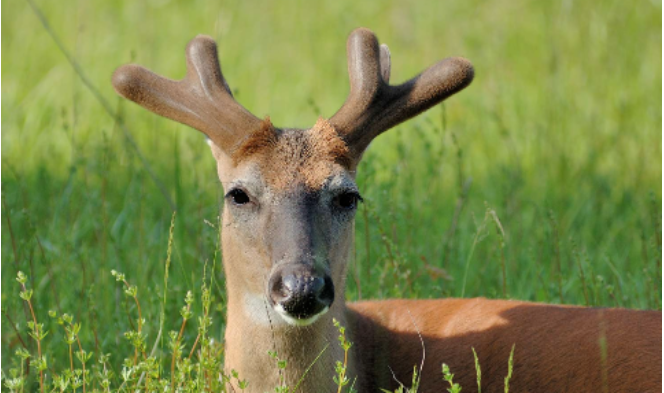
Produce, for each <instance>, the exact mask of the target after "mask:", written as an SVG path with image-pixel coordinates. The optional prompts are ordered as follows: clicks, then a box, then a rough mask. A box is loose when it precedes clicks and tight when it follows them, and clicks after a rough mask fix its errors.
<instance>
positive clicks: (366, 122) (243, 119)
mask: <svg viewBox="0 0 664 393" xmlns="http://www.w3.org/2000/svg"><path fill="white" fill-rule="evenodd" d="M347 52H348V73H349V75H350V94H349V96H348V98H347V100H346V102H345V103H344V104H343V106H342V107H341V108H340V109H339V111H338V112H337V113H336V114H334V115H333V116H332V117H331V118H329V119H323V118H321V119H319V120H318V121H317V122H316V124H315V125H314V126H313V127H312V128H310V129H293V128H278V127H275V126H273V125H272V123H271V122H270V119H269V118H265V119H260V118H258V117H256V116H254V115H252V114H251V113H250V112H249V111H247V110H246V109H245V108H243V107H242V106H241V105H240V104H238V103H237V102H236V101H235V100H234V99H233V96H232V94H231V91H230V89H229V87H228V84H227V83H226V81H225V79H224V77H223V74H222V72H221V69H220V66H219V62H218V58H217V47H216V44H215V42H214V41H213V40H212V39H211V38H209V37H206V36H198V37H196V38H194V39H193V40H192V41H191V42H190V43H189V45H188V46H187V50H186V57H187V74H186V76H185V78H184V79H182V80H180V81H173V80H169V79H166V78H163V77H161V76H158V75H156V74H154V73H152V72H150V71H148V70H146V69H145V68H142V67H139V66H136V65H126V66H122V67H120V68H119V69H118V70H117V71H116V72H115V74H114V75H113V86H114V87H115V89H116V91H117V92H118V93H119V94H120V95H122V96H124V97H125V98H128V99H130V100H132V101H134V102H136V103H138V104H139V105H141V106H143V107H145V108H147V109H148V110H150V111H152V112H154V113H156V114H159V115H161V116H164V117H167V118H170V119H173V120H176V121H178V122H181V123H184V124H186V125H188V126H191V127H193V128H195V129H197V130H199V131H201V132H203V133H204V134H205V135H207V137H208V138H209V144H210V146H211V149H212V153H213V155H214V157H215V159H216V161H217V169H218V174H219V179H220V180H221V183H222V185H223V188H224V191H225V192H226V197H225V201H226V202H225V204H224V211H223V221H222V222H223V229H222V248H223V252H224V266H225V270H226V274H227V287H228V296H229V312H230V307H231V303H234V304H238V303H242V304H243V307H244V308H245V309H247V310H248V311H246V312H247V313H257V314H265V312H266V311H265V309H263V310H261V309H256V308H257V307H265V306H266V307H267V308H268V309H269V310H268V314H270V313H276V314H278V315H279V316H280V317H277V318H276V319H279V320H281V321H282V322H285V323H287V324H290V325H309V324H312V323H314V321H316V319H317V318H318V317H320V316H321V315H323V314H325V312H326V311H328V310H329V309H330V308H334V307H335V305H336V306H340V305H342V304H343V302H344V294H343V292H344V277H345V267H346V260H347V254H348V251H349V250H350V248H351V244H352V237H353V217H354V214H355V210H356V207H357V204H358V203H359V202H360V201H361V200H362V198H361V196H360V192H359V190H358V187H357V185H356V183H355V169H356V168H357V165H358V163H359V162H360V160H361V158H362V154H363V153H364V151H365V150H366V148H367V146H368V145H369V143H370V142H371V141H372V140H373V139H374V138H375V137H376V136H378V135H379V134H381V133H382V132H384V131H386V130H388V129H390V128H391V127H393V126H395V125H397V124H399V123H401V122H403V121H405V120H407V119H409V118H411V117H413V116H415V115H417V114H419V113H421V112H423V111H425V110H427V109H428V108H430V107H432V106H433V105H435V104H437V103H439V102H440V101H442V100H444V99H445V98H447V97H449V96H450V95H452V94H454V93H456V92H458V91H460V90H461V89H463V88H464V87H466V86H467V85H468V84H469V83H470V82H471V80H472V78H473V68H472V66H471V64H470V63H469V62H468V61H467V60H465V59H463V58H447V59H445V60H442V61H440V62H439V63H437V64H435V65H433V66H431V67H430V68H428V69H427V70H425V71H424V72H423V73H421V74H420V75H418V76H416V77H414V78H413V79H411V80H409V81H407V82H405V83H403V84H400V85H395V86H393V85H390V84H389V78H390V53H389V50H388V49H387V46H385V45H382V46H379V44H378V40H377V39H376V36H375V35H374V34H373V33H372V32H371V31H369V30H367V29H363V28H361V29H357V30H355V31H353V33H352V34H351V35H350V37H349V39H348V44H347ZM240 294H241V296H240ZM271 322H277V321H274V320H272V321H271Z"/></svg>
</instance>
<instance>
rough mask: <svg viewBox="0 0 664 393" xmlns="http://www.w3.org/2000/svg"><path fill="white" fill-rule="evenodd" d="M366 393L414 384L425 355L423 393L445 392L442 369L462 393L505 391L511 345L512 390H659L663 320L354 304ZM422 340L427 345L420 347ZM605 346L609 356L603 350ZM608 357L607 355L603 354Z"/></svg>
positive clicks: (524, 309) (487, 306)
mask: <svg viewBox="0 0 664 393" xmlns="http://www.w3.org/2000/svg"><path fill="white" fill-rule="evenodd" d="M349 308H350V309H351V310H352V311H351V313H352V315H353V317H352V318H349V319H350V320H352V321H353V325H351V326H352V327H353V329H350V332H351V333H352V335H353V337H352V339H354V340H355V342H356V343H357V344H356V346H355V348H354V349H355V352H354V353H355V354H356V356H358V357H361V358H362V359H363V360H362V362H361V366H362V374H363V375H365V376H369V378H367V380H366V381H365V382H366V383H368V384H367V385H363V388H364V389H366V390H360V391H367V392H369V391H377V388H379V387H380V388H390V389H395V388H396V387H397V385H396V383H395V381H394V379H393V375H392V373H391V372H390V371H389V370H390V369H391V370H392V371H394V376H395V377H396V378H397V379H398V380H400V381H402V382H404V383H406V382H410V380H411V375H412V372H413V367H414V366H417V367H418V368H419V366H420V363H421V362H422V359H423V351H422V342H423V344H424V347H425V352H426V356H425V357H424V367H423V369H422V385H421V386H420V390H419V391H420V392H423V393H427V392H439V391H444V389H443V383H442V381H441V364H442V363H446V364H448V365H449V366H450V369H451V371H452V373H454V375H455V378H454V380H455V382H457V383H460V384H461V386H462V387H463V391H464V392H476V391H477V383H476V372H475V367H474V361H473V354H472V350H471V348H474V349H475V350H476V352H477V355H478V358H479V362H480V367H481V370H482V392H486V393H491V392H502V391H503V387H504V378H505V376H506V375H507V365H508V358H509V355H510V351H511V349H512V345H514V346H515V350H514V369H513V376H512V379H511V380H510V391H511V392H519V393H521V392H533V393H535V392H548V393H552V392H660V391H661V389H662V371H661V370H662V357H661V346H662V338H661V332H662V320H661V318H662V314H661V313H660V312H656V311H635V310H625V309H601V308H585V307H571V306H555V305H546V304H538V303H527V302H520V301H506V300H487V299H481V298H478V299H445V300H387V301H378V302H360V303H355V304H349ZM420 335H421V339H422V341H421V340H420ZM603 348H604V349H603ZM604 350H605V351H606V352H605V353H606V357H603V355H602V353H603V351H604Z"/></svg>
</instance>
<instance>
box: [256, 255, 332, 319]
mask: <svg viewBox="0 0 664 393" xmlns="http://www.w3.org/2000/svg"><path fill="white" fill-rule="evenodd" d="M268 298H269V299H270V302H271V303H272V307H274V309H275V310H276V311H277V312H278V313H279V315H281V317H283V318H284V319H285V320H286V322H288V323H290V324H292V325H298V326H305V325H309V324H312V323H313V322H315V321H316V320H317V319H318V318H319V317H320V316H321V315H323V314H325V313H326V312H327V310H329V308H330V306H331V305H332V302H333V301H334V284H333V283H332V279H331V278H330V276H329V275H328V274H327V273H322V274H319V273H317V272H316V269H315V268H314V267H313V266H311V265H308V264H303V263H297V264H295V263H292V264H287V265H283V266H280V267H278V268H277V269H275V270H274V271H273V272H272V275H271V276H270V280H269V283H268Z"/></svg>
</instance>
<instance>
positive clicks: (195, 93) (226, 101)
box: [113, 35, 261, 153]
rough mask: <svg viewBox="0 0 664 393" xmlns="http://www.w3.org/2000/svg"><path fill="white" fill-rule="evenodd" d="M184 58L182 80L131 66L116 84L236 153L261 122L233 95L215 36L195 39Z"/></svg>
mask: <svg viewBox="0 0 664 393" xmlns="http://www.w3.org/2000/svg"><path fill="white" fill-rule="evenodd" d="M186 56H187V75H186V77H185V78H184V79H182V80H180V81H174V80H170V79H167V78H164V77H161V76H159V75H157V74H155V73H153V72H151V71H149V70H147V69H145V68H143V67H141V66H138V65H134V64H129V65H125V66H122V67H120V68H118V69H117V70H116V71H115V73H114V74H113V87H114V88H115V90H116V91H117V92H118V94H120V95H121V96H123V97H125V98H127V99H129V100H131V101H134V102H136V103H137V104H139V105H141V106H143V107H144V108H146V109H148V110H150V111H152V112H154V113H156V114H158V115H161V116H164V117H167V118H169V119H172V120H175V121H178V122H180V123H183V124H186V125H188V126H190V127H193V128H195V129H197V130H199V131H201V132H203V133H204V134H206V135H207V136H208V137H209V138H210V139H212V141H213V142H214V143H215V144H217V146H219V147H220V148H221V149H223V150H224V151H226V152H228V153H232V151H233V150H234V149H235V148H236V147H237V145H238V144H239V143H240V141H241V140H243V139H244V137H245V136H246V135H247V134H248V133H251V132H253V131H255V130H257V129H258V128H259V126H260V123H261V120H260V119H258V118H257V117H255V116H254V115H252V114H251V113H250V112H249V111H247V110H246V109H245V108H243V107H242V106H241V105H240V104H238V103H237V102H236V101H235V99H233V96H232V94H231V92H230V89H229V88H228V84H227V83H226V80H225V79H224V76H223V74H222V73H221V68H220V66H219V60H218V57H217V45H216V43H215V42H214V40H213V39H212V38H210V37H207V36H202V35H199V36H197V37H196V38H194V39H193V40H191V41H190V42H189V44H188V45H187V49H186Z"/></svg>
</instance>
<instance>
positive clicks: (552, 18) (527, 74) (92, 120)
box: [1, 0, 662, 374]
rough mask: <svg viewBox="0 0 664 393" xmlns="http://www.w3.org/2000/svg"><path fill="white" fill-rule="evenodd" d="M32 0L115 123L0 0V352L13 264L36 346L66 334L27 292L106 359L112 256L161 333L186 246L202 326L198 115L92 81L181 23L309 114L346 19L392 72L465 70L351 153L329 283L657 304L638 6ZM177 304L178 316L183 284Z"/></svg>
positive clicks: (262, 111) (278, 109) (22, 327)
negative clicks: (468, 80) (469, 74)
mask: <svg viewBox="0 0 664 393" xmlns="http://www.w3.org/2000/svg"><path fill="white" fill-rule="evenodd" d="M36 4H37V6H38V7H39V8H41V10H42V12H43V14H44V15H45V17H46V18H47V19H48V20H49V22H50V25H51V28H52V30H53V32H54V33H55V34H57V35H58V36H59V37H60V39H61V41H62V43H63V44H64V46H65V47H66V48H67V49H68V50H69V51H70V52H71V54H72V56H73V57H74V58H75V59H76V61H77V62H78V63H79V64H80V68H81V70H82V71H83V72H84V73H85V75H86V77H87V78H89V80H90V82H91V83H92V84H93V85H94V86H95V87H96V88H97V89H98V90H99V91H100V93H101V95H102V96H103V97H104V99H105V100H106V101H108V102H109V103H110V106H111V112H112V114H113V116H116V117H119V118H121V119H123V122H124V124H126V126H127V129H126V130H123V129H122V128H121V127H120V126H118V125H117V124H116V123H115V122H114V119H113V117H112V116H111V115H109V113H107V112H106V111H105V110H104V109H103V108H102V106H101V105H100V103H99V101H98V99H97V98H96V97H95V96H94V95H93V94H91V92H90V90H89V89H88V88H87V87H86V86H85V85H84V84H83V83H82V81H81V76H80V74H78V73H77V72H75V71H74V70H73V69H72V67H71V65H70V64H69V63H68V62H67V60H66V58H65V57H64V56H63V54H62V52H61V51H60V49H58V47H57V46H56V45H55V43H54V41H53V40H52V38H51V36H50V35H49V34H48V32H47V31H46V30H45V29H44V27H43V26H42V24H41V23H40V21H39V19H38V18H37V16H36V15H35V13H34V12H33V10H32V9H31V7H30V6H29V4H28V3H27V2H26V1H6V2H3V13H2V22H3V23H2V33H3V34H2V48H3V54H4V55H5V56H4V57H3V60H2V66H3V67H2V77H3V78H2V81H3V84H2V114H3V116H2V126H3V132H2V308H3V319H2V332H3V334H2V343H1V345H2V360H3V368H4V367H5V366H4V365H5V364H7V365H9V364H10V361H9V359H10V358H11V357H12V356H13V354H14V352H15V351H16V350H17V348H19V347H21V340H24V341H28V339H27V327H26V320H27V319H29V317H30V315H29V310H27V309H26V306H25V305H24V303H23V302H22V300H21V299H19V298H18V297H17V296H16V293H17V292H18V291H19V290H20V286H19V285H18V283H16V281H15V280H14V279H15V277H16V274H17V272H18V271H24V272H26V274H27V275H28V277H29V283H28V284H29V287H30V288H33V289H34V291H35V295H34V296H33V297H32V300H31V301H32V302H33V304H34V306H35V312H36V314H37V317H38V319H39V320H40V321H41V322H43V323H45V329H46V330H48V331H50V332H51V333H50V335H51V337H49V338H48V339H47V340H46V341H45V344H44V347H43V351H44V353H46V354H47V356H48V357H49V358H50V359H62V361H64V359H68V357H67V356H68V355H67V353H68V349H67V346H66V345H63V344H62V342H63V341H62V340H63V339H64V338H65V333H64V332H63V330H62V329H61V328H58V326H57V321H54V320H52V319H50V318H48V315H47V313H48V310H54V311H56V312H58V314H60V315H61V314H63V313H65V312H68V313H70V314H72V315H73V318H74V320H76V321H83V325H84V326H83V328H82V329H81V331H80V340H81V342H83V343H84V344H85V347H86V348H89V349H90V351H92V352H94V353H95V354H97V355H99V354H102V353H110V359H109V363H114V364H119V363H120V362H121V361H122V359H123V358H125V357H126V356H127V354H129V353H132V351H133V347H132V345H131V343H130V342H128V341H127V340H125V338H124V337H123V332H125V331H128V330H131V329H132V327H131V326H132V324H133V323H134V322H132V318H135V316H134V315H135V312H136V305H135V304H134V303H133V302H132V301H131V299H128V298H127V297H126V296H124V294H123V293H122V289H121V288H120V287H119V286H118V285H117V284H116V283H115V279H114V277H112V276H111V270H112V269H116V270H118V271H122V272H124V273H126V274H127V277H131V278H132V279H133V280H135V282H136V283H137V284H138V283H140V285H139V286H138V287H139V289H138V291H139V293H138V295H139V296H140V299H141V309H142V315H143V317H144V318H145V319H146V320H147V321H150V323H147V324H146V325H145V326H144V333H145V334H147V335H148V336H149V337H151V339H154V338H155V337H156V336H157V334H158V330H159V328H160V323H159V321H160V318H161V310H162V308H163V309H164V310H166V312H165V313H164V319H163V325H164V326H165V329H166V330H167V331H169V330H177V329H179V328H180V326H181V324H182V321H181V316H180V315H179V314H178V310H180V308H181V307H182V299H184V298H185V296H186V294H187V291H189V290H191V291H193V296H194V297H195V298H200V296H201V288H202V277H203V269H204V268H203V267H204V265H205V264H206V263H207V266H208V272H207V274H208V277H211V276H214V277H215V278H216V281H214V284H213V285H211V286H210V287H209V290H210V291H211V296H213V297H214V302H213V304H212V308H211V310H210V313H211V317H212V318H213V321H214V323H213V325H212V326H211V328H210V331H209V334H210V337H214V338H215V339H216V340H221V339H222V337H223V331H224V322H223V321H224V299H225V293H224V276H223V272H222V269H221V265H220V263H218V262H219V261H220V257H219V254H218V249H219V240H218V229H219V228H218V222H217V217H218V214H219V211H220V208H221V203H222V198H221V196H222V190H221V188H220V186H219V184H218V181H217V179H216V174H215V169H214V163H213V160H212V157H211V155H210V154H209V152H208V148H207V146H206V145H205V143H204V141H203V138H202V136H201V135H200V134H198V133H196V132H194V131H192V130H190V129H187V128H186V127H184V126H181V125H179V124H175V123H173V122H170V121H167V120H164V119H161V118H158V117H157V116H154V115H152V114H149V113H147V112H146V111H144V110H142V109H140V108H139V107H137V106H136V105H134V104H131V103H128V102H124V101H122V100H120V99H119V98H117V97H116V96H115V94H114V93H113V91H112V88H111V86H110V75H111V73H112V71H113V70H114V68H115V67H117V66H118V65H120V64H123V63H127V62H137V63H140V64H143V65H146V66H148V67H149V68H151V69H153V70H155V71H156V72H158V73H161V74H164V75H167V76H170V77H173V78H179V77H181V76H182V75H183V74H184V66H185V65H184V46H185V45H186V43H187V41H188V40H189V39H191V38H192V37H194V36H195V35H196V34H199V33H204V34H209V35H212V36H213V37H214V38H215V39H217V40H218V42H219V52H220V57H221V63H222V67H223V70H224V74H225V76H226V77H227V79H228V81H229V83H230V84H231V86H232V87H233V89H234V92H235V95H236V97H237V99H238V100H239V101H240V102H241V103H242V104H243V105H245V106H246V107H247V108H249V109H250V110H251V111H253V112H254V113H256V114H257V115H258V116H263V115H268V114H269V115H270V116H271V118H272V120H273V122H274V123H275V124H276V125H278V126H282V125H283V126H299V127H307V126H311V125H312V124H313V123H314V122H315V120H316V118H317V117H318V116H321V115H322V116H330V115H331V114H333V113H334V111H335V110H336V109H337V108H338V107H339V106H340V105H341V103H342V102H343V101H344V99H345V97H346V95H347V93H348V83H347V75H346V60H345V39H346V37H347V35H348V33H349V32H350V31H351V30H352V29H353V28H355V27H358V26H366V27H369V28H371V29H373V30H374V31H375V32H376V33H377V35H378V37H379V38H380V39H381V41H382V42H386V43H388V44H389V45H390V48H391V51H392V54H393V59H392V61H393V80H394V81H395V82H399V81H402V80H405V79H407V78H410V77H411V76H413V75H414V74H416V73H418V72H419V71H421V70H422V69H423V68H424V67H427V66H428V65H430V64H431V63H433V62H435V61H436V60H438V59H440V58H441V57H445V56H452V55H460V56H465V57H467V58H469V59H470V60H471V61H472V62H473V64H474V65H475V67H476V79H475V81H474V82H473V84H472V85H471V86H470V87H469V88H468V89H467V90H464V91H463V92H462V93H460V94H459V95H458V96H454V97H453V98H451V99H450V100H448V101H447V102H446V103H445V104H444V105H441V106H439V107H436V108H434V109H432V110H430V111H429V112H427V114H425V115H423V116H420V117H418V118H417V119H415V120H412V121H410V122H407V123H405V124H403V125H401V126H399V127H397V128H396V129H394V130H392V131H390V132H388V133H386V134H385V135H383V136H381V137H380V138H379V139H377V140H376V141H375V142H374V143H373V144H372V146H371V148H370V149H369V151H368V152H367V154H366V155H365V159H364V162H363V163H362V165H361V166H360V168H359V174H358V183H359V186H360V189H361V190H362V193H363V196H364V197H365V200H366V203H365V204H364V205H363V206H362V207H361V208H360V210H359V211H358V215H357V219H356V233H357V234H356V242H355V250H354V253H353V255H352V261H351V266H350V269H349V280H348V286H349V288H348V297H349V298H350V299H359V298H362V299H368V298H384V297H393V296H399V297H419V298H427V297H432V298H437V297H445V296H461V295H463V296H466V297H469V296H486V297H492V298H493V297H500V298H515V299H524V300H532V301H543V302H550V303H566V304H580V305H590V306H612V307H613V306H617V307H631V308H651V309H661V296H662V279H661V271H662V270H661V268H662V267H661V239H662V236H661V228H662V226H661V216H662V210H661V206H662V203H661V201H662V195H661V189H662V171H661V168H662V151H661V146H662V143H661V142H662V140H661V127H662V120H661V119H662V118H661V116H662V113H661V105H662V101H661V67H662V64H661V58H662V56H661V4H660V3H659V2H656V1H652V2H648V1H642V2H636V3H627V2H622V1H606V2H592V1H577V2H571V1H560V2H553V1H552V2H540V1H519V2H483V1H454V2H436V1H426V2H425V1H422V2H408V3H404V2H397V1H392V2H380V3H378V2H350V1H336V2H320V3H316V4H312V2H303V1H281V2H261V3H259V2H255V1H245V2H241V3H237V4H230V3H219V2H208V1H186V2H185V1H162V0H151V1H144V2H136V1H119V0H118V1H100V0H94V1H73V2H69V3H67V4H63V3H61V2H49V1H36ZM125 131H127V132H125ZM134 141H135V142H134ZM133 143H135V146H136V147H137V149H136V148H134V145H133ZM155 178H156V179H158V181H155ZM158 184H161V185H162V188H164V189H165V190H166V195H167V197H166V196H165V195H164V193H163V192H162V191H161V190H160V187H159V186H158ZM173 207H175V210H177V215H176V219H175V226H174V228H175V230H174V234H173V239H172V255H171V256H170V259H171V263H170V271H169V272H168V274H169V278H168V279H169V283H168V286H167V288H166V287H165V283H164V275H165V271H164V269H165V266H166V264H165V260H166V258H167V250H169V247H168V243H169V228H170V220H171V215H172V213H173V210H174V209H173ZM213 261H217V263H216V264H215V263H213ZM211 266H214V269H212V270H210V269H211ZM164 291H165V292H166V294H167V296H165V297H164V296H163V294H164ZM191 307H192V312H193V313H195V314H196V315H202V313H203V311H204V310H203V305H202V304H201V302H195V303H193V304H192V306H191ZM130 315H131V316H132V317H129V316H130ZM12 326H14V327H16V330H14V328H13V327H12ZM196 335H197V328H196V326H195V324H187V326H185V328H184V330H183V333H182V340H184V341H186V342H188V343H189V345H191V343H192V342H193V340H194V339H195V337H196ZM150 342H151V341H150ZM28 346H29V347H30V349H31V350H34V349H35V348H33V347H32V346H31V344H28ZM63 366H64V365H63ZM53 367H56V368H58V367H60V365H58V364H56V365H53ZM332 373H333V370H332V371H331V374H332Z"/></svg>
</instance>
